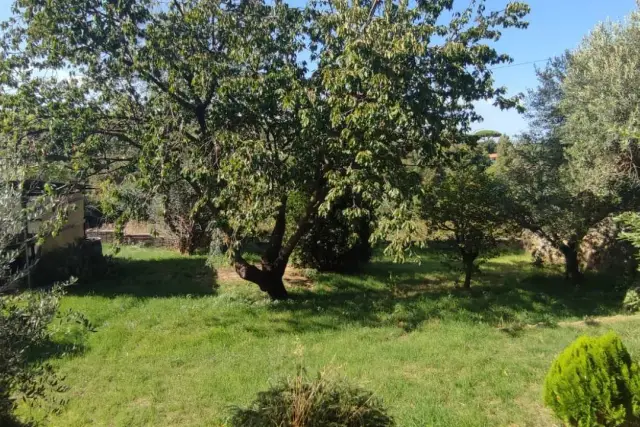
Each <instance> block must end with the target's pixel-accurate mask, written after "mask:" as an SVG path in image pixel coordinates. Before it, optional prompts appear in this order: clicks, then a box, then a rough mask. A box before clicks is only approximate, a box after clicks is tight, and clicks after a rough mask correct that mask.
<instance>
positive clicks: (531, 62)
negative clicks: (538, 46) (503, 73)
mask: <svg viewBox="0 0 640 427" xmlns="http://www.w3.org/2000/svg"><path fill="white" fill-rule="evenodd" d="M551 59H553V58H545V59H536V60H535V61H528V62H519V63H517V64H508V65H501V66H499V67H493V68H489V69H490V70H500V69H501V68H511V67H519V66H521V65H530V64H535V63H537V62H546V61H550V60H551Z"/></svg>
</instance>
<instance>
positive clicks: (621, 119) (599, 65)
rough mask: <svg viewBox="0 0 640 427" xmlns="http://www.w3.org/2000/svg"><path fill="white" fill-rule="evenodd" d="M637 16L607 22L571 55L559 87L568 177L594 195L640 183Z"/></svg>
mask: <svg viewBox="0 0 640 427" xmlns="http://www.w3.org/2000/svg"><path fill="white" fill-rule="evenodd" d="M638 46H640V12H638V11H635V12H632V13H631V14H630V15H629V16H628V17H627V18H626V19H625V20H624V21H623V22H607V23H602V24H599V25H598V26H596V28H595V29H594V30H593V31H591V32H590V33H589V35H588V36H586V37H585V39H584V40H583V42H582V44H581V45H580V46H579V47H578V49H577V50H576V51H575V52H573V54H572V57H571V61H570V66H569V67H568V69H567V73H566V78H565V79H564V82H563V85H562V91H563V97H562V102H561V104H560V107H561V110H562V113H563V115H564V116H565V118H566V119H565V126H564V127H563V138H564V139H565V140H566V141H567V144H568V150H567V151H568V155H569V158H570V160H571V166H572V170H573V174H574V176H575V177H576V179H577V180H578V181H579V183H580V185H582V186H583V187H585V188H588V189H590V190H592V191H594V192H598V193H603V194H614V195H624V194H623V193H625V192H626V193H627V194H626V196H630V194H628V193H630V192H635V193H638V185H640V174H639V171H640V142H639V138H640V110H639V109H638V106H639V105H640V92H638V86H639V85H640V48H639V47H638Z"/></svg>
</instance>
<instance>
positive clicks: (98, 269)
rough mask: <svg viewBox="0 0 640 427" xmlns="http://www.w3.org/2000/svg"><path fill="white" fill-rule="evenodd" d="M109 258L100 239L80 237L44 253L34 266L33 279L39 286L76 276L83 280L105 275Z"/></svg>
mask: <svg viewBox="0 0 640 427" xmlns="http://www.w3.org/2000/svg"><path fill="white" fill-rule="evenodd" d="M107 270H108V259H107V258H105V257H104V256H103V254H102V242H101V241H100V240H90V239H79V240H77V241H76V242H74V243H72V244H70V245H67V246H64V247H61V248H57V249H55V250H52V251H51V252H47V253H46V254H42V255H41V256H40V258H39V259H38V262H37V264H36V265H35V266H34V268H33V272H32V280H33V283H34V284H36V285H38V286H50V285H51V284H53V283H55V282H61V281H64V280H67V279H68V278H69V277H75V278H77V279H79V280H81V281H84V280H91V279H94V278H98V279H99V278H101V277H103V276H104V275H105V274H106V273H107Z"/></svg>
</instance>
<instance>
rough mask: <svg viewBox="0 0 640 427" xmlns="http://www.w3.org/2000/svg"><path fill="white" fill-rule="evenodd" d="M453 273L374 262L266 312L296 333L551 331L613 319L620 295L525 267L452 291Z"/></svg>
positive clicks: (427, 264)
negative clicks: (456, 326)
mask: <svg viewBox="0 0 640 427" xmlns="http://www.w3.org/2000/svg"><path fill="white" fill-rule="evenodd" d="M456 276H457V275H456V274H455V273H453V272H451V271H448V270H447V269H446V268H444V267H443V266H442V264H441V263H439V262H438V261H437V260H428V259H427V260H426V261H424V260H423V262H421V263H420V264H392V263H385V262H378V263H374V264H372V265H371V266H369V267H368V268H367V269H366V270H365V271H364V272H363V273H362V274H361V275H359V276H341V275H335V274H321V275H319V276H318V277H317V278H316V282H317V283H319V284H321V285H322V286H320V287H319V289H316V290H312V291H311V290H305V289H296V290H294V292H293V298H292V301H289V302H287V303H285V304H277V305H273V306H272V307H271V309H272V310H274V311H277V312H283V311H285V312H291V313H294V314H295V315H294V316H293V318H294V319H296V321H295V323H292V324H291V325H290V326H291V327H292V328H294V329H297V330H304V329H306V328H310V329H317V328H318V324H317V321H316V320H315V319H314V318H318V317H322V318H323V319H324V320H323V321H324V322H325V323H326V322H327V320H326V318H327V317H329V318H331V319H332V320H333V321H332V322H329V323H330V324H341V323H345V322H346V323H354V324H358V325H363V326H369V327H379V326H385V325H386V326H388V325H396V326H398V327H401V328H403V329H404V330H407V331H410V330H413V329H416V328H417V327H419V326H420V325H421V324H423V323H424V322H426V321H429V320H435V319H437V320H454V321H460V322H470V323H484V324H489V325H492V326H503V325H508V324H510V323H518V324H525V323H526V324H544V325H553V324H555V323H557V322H558V321H559V320H561V319H566V318H572V317H574V318H575V317H577V318H583V317H585V316H596V315H599V316H602V315H608V314H613V313H615V312H617V311H618V310H619V308H620V304H621V301H622V299H623V297H624V295H623V292H621V291H618V290H616V289H615V287H614V286H613V283H612V282H611V279H610V278H607V277H604V276H598V275H590V276H588V277H587V281H586V282H585V283H584V284H583V285H582V286H581V287H580V288H576V287H574V286H572V285H571V284H569V283H567V282H566V281H564V279H563V278H562V276H560V275H558V274H557V271H555V270H534V269H532V268H531V266H530V264H529V263H526V262H520V261H516V262H501V263H488V264H487V265H486V266H485V268H484V269H483V273H482V274H480V275H478V276H477V278H476V280H475V283H474V285H473V286H472V288H471V290H464V289H460V288H457V287H455V286H454V283H455V278H456Z"/></svg>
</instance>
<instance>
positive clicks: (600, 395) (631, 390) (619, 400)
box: [544, 332, 640, 427]
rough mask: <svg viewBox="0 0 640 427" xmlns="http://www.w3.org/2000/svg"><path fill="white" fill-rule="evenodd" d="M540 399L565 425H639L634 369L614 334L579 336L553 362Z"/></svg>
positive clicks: (638, 378) (639, 384)
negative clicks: (542, 398)
mask: <svg viewBox="0 0 640 427" xmlns="http://www.w3.org/2000/svg"><path fill="white" fill-rule="evenodd" d="M544 401H545V404H546V405H547V406H549V407H550V408H551V409H552V410H553V411H554V412H555V414H556V415H557V416H558V417H559V418H560V419H562V420H563V421H564V423H565V424H566V425H567V426H577V427H613V426H626V427H632V426H640V368H639V367H638V364H637V363H635V362H634V361H633V360H632V359H631V356H630V355H629V353H628V351H627V349H626V348H625V346H624V344H623V343H622V341H621V340H620V337H618V335H616V334H615V333H614V332H610V333H608V334H606V335H604V336H601V337H587V336H583V337H580V338H578V339H577V340H576V341H574V342H573V343H572V344H571V345H570V346H569V347H567V348H566V349H565V350H564V351H563V352H562V353H561V354H560V355H559V356H558V357H557V358H556V360H555V361H554V362H553V364H552V366H551V370H550V371H549V373H548V374H547V378H546V380H545V384H544Z"/></svg>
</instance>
